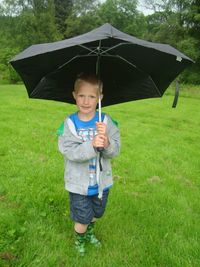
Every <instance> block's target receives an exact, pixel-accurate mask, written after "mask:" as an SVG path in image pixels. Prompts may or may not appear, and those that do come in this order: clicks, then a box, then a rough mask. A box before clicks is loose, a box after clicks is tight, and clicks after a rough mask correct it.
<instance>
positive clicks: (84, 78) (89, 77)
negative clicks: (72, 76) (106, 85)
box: [74, 73, 103, 95]
mask: <svg viewBox="0 0 200 267" xmlns="http://www.w3.org/2000/svg"><path fill="white" fill-rule="evenodd" d="M83 83H90V84H92V85H94V86H95V87H96V89H97V95H102V92H103V83H102V81H101V80H100V79H99V78H98V77H97V75H95V74H87V73H81V74H79V75H78V77H77V79H76V81H75V83H74V92H75V94H77V93H78V90H79V88H80V87H81V86H82V84H83Z"/></svg>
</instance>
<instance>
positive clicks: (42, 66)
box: [10, 23, 193, 106]
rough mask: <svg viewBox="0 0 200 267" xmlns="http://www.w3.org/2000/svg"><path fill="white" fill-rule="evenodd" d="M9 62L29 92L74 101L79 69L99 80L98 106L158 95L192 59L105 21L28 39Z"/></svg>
mask: <svg viewBox="0 0 200 267" xmlns="http://www.w3.org/2000/svg"><path fill="white" fill-rule="evenodd" d="M10 63H11V64H12V66H13V67H14V69H15V70H16V71H17V72H18V73H19V75H20V76H21V78H22V80H23V82H24V84H25V86H26V89H27V92H28V95H29V97H30V98H39V99H49V100H56V101H62V102H67V103H74V99H73V97H72V90H73V84H74V81H75V79H76V77H77V75H78V74H79V73H81V72H86V73H97V74H98V75H99V76H100V78H101V80H102V81H103V84H104V87H103V94H104V98H103V102H102V105H103V106H108V105H112V104H117V103H122V102H127V101H132V100H138V99H144V98H151V97H161V96H162V95H163V94H164V92H165V90H166V89H167V88H168V86H169V85H170V83H171V82H172V81H173V80H174V79H175V78H176V77H177V76H178V75H179V74H180V73H181V72H182V71H183V70H184V69H185V68H186V67H187V66H189V65H190V64H191V63H193V61H192V60H191V59H190V58H189V57H187V56H186V55H184V54H183V53H181V52H180V51H178V50H177V49H175V48H173V47H171V46H170V45H166V44H159V43H153V42H148V41H145V40H141V39H138V38H136V37H133V36H130V35H128V34H126V33H123V32H121V31H119V30H117V29H116V28H114V27H113V26H111V25H110V24H108V23H106V24H104V25H103V26H101V27H99V28H97V29H94V30H92V31H90V32H88V33H85V34H82V35H79V36H77V37H73V38H70V39H66V40H63V41H58V42H53V43H45V44H37V45H32V46H30V47H29V48H27V49H26V50H24V51H23V52H22V53H20V54H18V55H17V56H16V57H15V58H13V59H12V60H11V61H10Z"/></svg>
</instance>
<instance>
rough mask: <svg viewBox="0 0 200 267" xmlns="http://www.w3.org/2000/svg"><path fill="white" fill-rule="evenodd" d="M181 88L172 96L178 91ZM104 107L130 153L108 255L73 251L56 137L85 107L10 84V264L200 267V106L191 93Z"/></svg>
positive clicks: (1, 241)
mask: <svg viewBox="0 0 200 267" xmlns="http://www.w3.org/2000/svg"><path fill="white" fill-rule="evenodd" d="M170 90H171V89H170ZM170 90H169V91H168V92H167V94H166V95H165V96H164V97H162V98H159V99H148V100H141V101H135V102H129V103H125V104H120V105H116V106H111V107H107V108H104V111H105V112H107V113H109V114H110V115H111V116H112V117H113V118H114V119H115V120H117V121H118V123H119V127H120V131H121V139H122V148H121V154H120V156H118V157H117V158H115V159H114V160H113V173H114V180H115V184H114V187H113V188H112V189H111V194H110V198H109V203H108V206H107V211H106V213H105V216H104V217H103V218H102V219H101V220H100V221H99V222H98V223H97V225H96V234H97V236H98V237H99V239H101V241H102V243H103V247H102V248H101V249H99V250H97V249H95V248H93V247H91V246H88V247H87V255H86V256H85V257H84V258H80V257H79V256H78V255H77V254H76V251H75V250H74V248H73V223H72V222H71V221H70V219H69V205H68V194H67V193H66V192H65V190H64V183H63V159H62V156H61V155H60V154H59V152H58V150H57V137H56V129H57V128H58V127H59V125H60V123H61V122H62V121H63V119H64V117H65V116H66V115H67V114H69V113H71V112H73V111H75V106H73V105H69V104H64V103H57V102H53V101H45V100H34V99H28V97H27V94H26V90H25V88H24V87H23V86H22V85H18V86H11V85H1V86H0V99H1V105H0V121H1V128H0V129H1V130H0V131H1V138H0V266H3V267H6V266H17V267H22V266H27V267H60V266H70V267H71V266H80V267H81V266H82V267H90V266H96V267H100V266H101V267H113V266H114V267H118V266H119V267H121V266H131V267H139V266H140V267H155V266H158V267H176V266H177V267H190V266H191V267H198V266H200V246H199V243H200V223H199V222H200V207H199V203H200V179H199V177H200V141H199V136H200V98H199V93H198V91H196V90H195V92H194V90H185V91H184V90H183V94H182V96H181V97H180V98H179V102H178V106H177V108H176V109H172V108H171V104H172V102H173V96H172V93H171V91H170Z"/></svg>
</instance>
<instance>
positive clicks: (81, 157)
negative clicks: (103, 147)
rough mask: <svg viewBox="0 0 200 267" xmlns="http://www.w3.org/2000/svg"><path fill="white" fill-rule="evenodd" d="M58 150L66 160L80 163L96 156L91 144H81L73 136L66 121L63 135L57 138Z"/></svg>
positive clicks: (88, 142) (89, 142)
mask: <svg viewBox="0 0 200 267" xmlns="http://www.w3.org/2000/svg"><path fill="white" fill-rule="evenodd" d="M58 149H59V151H60V152H61V153H62V154H63V156H64V157H66V158H67V159H68V160H71V161H75V162H80V163H81V162H86V161H88V160H90V159H92V158H94V157H96V156H97V154H96V151H95V149H94V148H93V145H92V142H91V141H86V142H82V140H80V139H79V138H78V137H76V136H75V135H73V133H72V132H71V131H70V129H69V127H68V125H67V122H66V121H65V124H64V130H63V133H62V134H60V135H59V137H58Z"/></svg>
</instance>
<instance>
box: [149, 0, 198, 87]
mask: <svg viewBox="0 0 200 267" xmlns="http://www.w3.org/2000/svg"><path fill="white" fill-rule="evenodd" d="M195 1H198V0H193V3H194V2H195ZM146 3H148V4H149V5H150V6H152V7H153V8H154V11H155V13H154V14H152V15H149V16H148V17H147V23H148V34H147V38H148V39H149V40H151V41H156V42H162V43H168V44H171V45H172V46H174V47H176V48H177V49H179V50H181V51H182V52H183V53H185V54H186V55H188V56H189V57H191V58H192V59H193V60H196V59H197V58H198V55H199V52H198V51H199V49H197V43H198V42H197V40H196V39H195V38H194V36H192V35H191V33H190V32H191V29H192V22H191V21H190V20H189V17H190V18H191V14H193V13H192V11H191V2H189V1H188V0H164V1H159V0H146ZM193 23H194V21H193ZM196 68H197V65H195V66H192V67H191V68H189V69H187V70H186V71H184V73H182V74H181V75H180V79H182V80H183V81H185V82H195V83H198V82H200V78H199V75H192V72H196V70H195V69H196ZM190 77H192V80H193V81H191V79H190Z"/></svg>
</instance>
